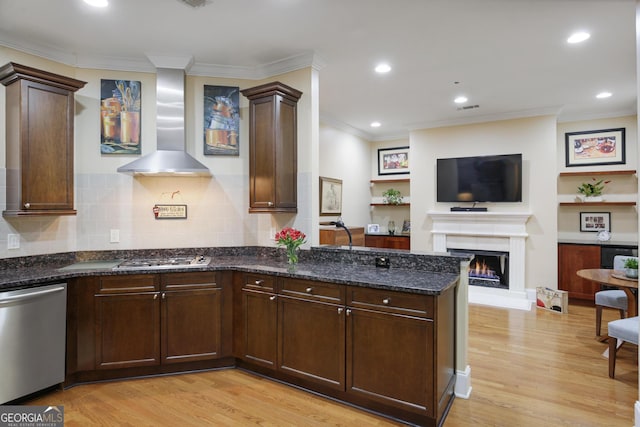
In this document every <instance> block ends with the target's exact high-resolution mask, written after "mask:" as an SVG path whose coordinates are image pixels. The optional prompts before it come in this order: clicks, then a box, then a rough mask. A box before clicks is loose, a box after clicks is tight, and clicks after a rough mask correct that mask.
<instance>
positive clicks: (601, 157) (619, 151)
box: [564, 128, 626, 167]
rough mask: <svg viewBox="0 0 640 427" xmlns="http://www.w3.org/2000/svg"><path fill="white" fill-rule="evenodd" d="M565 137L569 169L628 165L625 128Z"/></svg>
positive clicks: (580, 133) (571, 134) (566, 134)
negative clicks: (573, 167)
mask: <svg viewBox="0 0 640 427" xmlns="http://www.w3.org/2000/svg"><path fill="white" fill-rule="evenodd" d="M564 135H565V155H566V161H565V164H566V166H567V167H571V166H594V165H616V164H624V163H626V160H625V128H618V129H603V130H590V131H584V132H568V133H565V134H564Z"/></svg>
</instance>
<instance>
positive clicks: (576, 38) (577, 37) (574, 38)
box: [567, 31, 591, 44]
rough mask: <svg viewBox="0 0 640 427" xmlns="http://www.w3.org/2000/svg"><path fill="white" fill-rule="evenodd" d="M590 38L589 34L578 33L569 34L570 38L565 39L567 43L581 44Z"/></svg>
mask: <svg viewBox="0 0 640 427" xmlns="http://www.w3.org/2000/svg"><path fill="white" fill-rule="evenodd" d="M589 37H591V34H589V33H586V32H584V31H579V32H577V33H573V34H571V36H570V37H569V38H568V39H567V43H571V44H574V43H581V42H583V41H585V40H587V39H588V38H589Z"/></svg>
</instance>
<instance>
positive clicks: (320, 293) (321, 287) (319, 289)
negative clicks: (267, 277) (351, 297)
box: [279, 279, 345, 304]
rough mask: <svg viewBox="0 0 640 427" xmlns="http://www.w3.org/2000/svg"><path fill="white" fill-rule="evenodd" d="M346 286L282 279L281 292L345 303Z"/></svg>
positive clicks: (299, 296)
mask: <svg viewBox="0 0 640 427" xmlns="http://www.w3.org/2000/svg"><path fill="white" fill-rule="evenodd" d="M344 289H345V287H344V286H343V285H337V284H334V283H325V282H315V281H311V280H299V279H281V281H280V292H279V293H280V294H282V295H288V296H292V297H297V298H304V299H310V300H316V301H323V302H330V303H334V304H344V301H345V292H344Z"/></svg>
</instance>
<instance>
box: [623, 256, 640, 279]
mask: <svg viewBox="0 0 640 427" xmlns="http://www.w3.org/2000/svg"><path fill="white" fill-rule="evenodd" d="M624 275H625V276H627V277H629V278H632V279H637V278H638V258H627V259H625V260H624Z"/></svg>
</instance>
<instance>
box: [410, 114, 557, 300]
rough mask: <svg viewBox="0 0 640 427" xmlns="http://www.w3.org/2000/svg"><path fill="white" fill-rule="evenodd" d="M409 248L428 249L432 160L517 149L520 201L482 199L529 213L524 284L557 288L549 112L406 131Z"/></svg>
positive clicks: (443, 207) (434, 206) (441, 206)
mask: <svg viewBox="0 0 640 427" xmlns="http://www.w3.org/2000/svg"><path fill="white" fill-rule="evenodd" d="M410 147H411V148H410V156H411V157H410V158H411V226H412V229H411V249H412V250H422V251H431V250H432V247H433V241H432V236H431V232H430V231H431V228H432V222H431V220H430V219H429V217H428V216H427V211H429V210H439V211H448V210H449V208H450V207H451V206H453V204H446V203H436V201H435V200H436V171H435V165H436V159H437V158H442V157H463V156H474V155H489V154H509V153H522V156H523V192H522V198H523V202H522V203H486V204H482V205H483V206H487V207H488V209H489V210H490V211H516V212H530V213H531V214H532V216H531V218H530V219H529V222H528V223H527V233H528V234H529V237H528V238H527V241H526V266H525V270H526V271H525V287H527V288H535V287H536V286H548V287H550V288H556V287H557V239H556V228H557V201H556V177H557V171H556V165H555V164H554V159H555V158H556V121H555V117H553V116H542V117H532V118H525V119H516V120H504V121H496V122H487V123H479V124H470V125H463V126H451V127H442V128H435V129H424V130H419V131H414V132H412V133H411V135H410Z"/></svg>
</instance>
